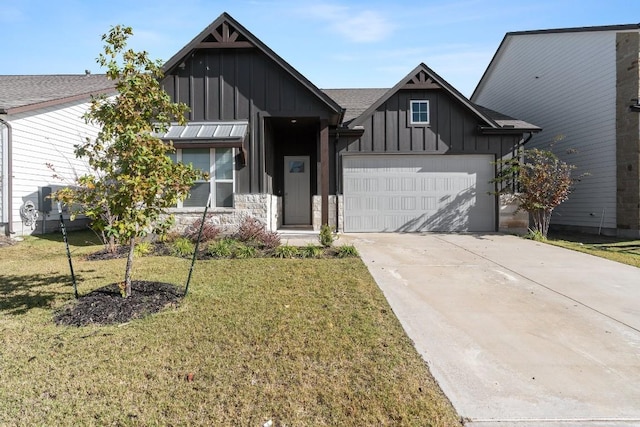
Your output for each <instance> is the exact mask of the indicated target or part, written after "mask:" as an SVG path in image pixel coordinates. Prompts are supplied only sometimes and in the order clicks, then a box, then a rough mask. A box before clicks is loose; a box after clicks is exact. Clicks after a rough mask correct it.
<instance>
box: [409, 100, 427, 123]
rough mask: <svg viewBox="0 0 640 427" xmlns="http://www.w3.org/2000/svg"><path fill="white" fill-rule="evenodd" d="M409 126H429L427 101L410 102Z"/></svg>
mask: <svg viewBox="0 0 640 427" xmlns="http://www.w3.org/2000/svg"><path fill="white" fill-rule="evenodd" d="M411 124H412V125H428V124H429V101H411Z"/></svg>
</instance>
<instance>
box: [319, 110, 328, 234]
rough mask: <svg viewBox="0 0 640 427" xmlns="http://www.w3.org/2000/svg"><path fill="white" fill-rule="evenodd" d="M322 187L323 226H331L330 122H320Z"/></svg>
mask: <svg viewBox="0 0 640 427" xmlns="http://www.w3.org/2000/svg"><path fill="white" fill-rule="evenodd" d="M320 186H321V187H322V188H321V190H320V191H321V201H322V208H321V209H322V225H325V224H329V122H328V120H320Z"/></svg>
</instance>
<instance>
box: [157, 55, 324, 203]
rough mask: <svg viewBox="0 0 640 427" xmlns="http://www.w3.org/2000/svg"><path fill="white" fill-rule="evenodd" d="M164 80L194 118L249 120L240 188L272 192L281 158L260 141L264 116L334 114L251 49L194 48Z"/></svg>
mask: <svg viewBox="0 0 640 427" xmlns="http://www.w3.org/2000/svg"><path fill="white" fill-rule="evenodd" d="M162 85H163V87H164V89H165V90H166V91H167V93H168V94H169V95H170V96H171V97H172V99H173V101H174V102H183V103H185V104H187V105H188V106H189V108H190V109H191V112H190V113H189V116H188V119H189V120H190V121H228V120H248V121H249V126H250V128H249V136H248V138H247V144H246V149H247V151H248V163H247V166H246V167H243V168H238V169H237V172H236V173H237V175H236V177H237V188H236V191H238V192H239V193H259V192H271V191H273V180H274V179H275V177H274V176H273V171H276V170H278V167H276V166H275V165H274V164H270V163H272V162H277V161H279V159H276V158H275V157H272V156H271V155H270V154H268V153H266V149H265V147H264V145H261V141H265V140H268V138H266V137H265V135H264V127H263V120H262V119H263V118H264V117H269V116H273V117H317V118H318V119H328V118H329V116H330V114H331V112H330V111H328V108H327V107H326V106H325V105H323V103H322V102H321V101H320V100H319V99H317V98H316V97H314V96H313V95H312V94H311V93H310V92H309V90H308V89H307V88H305V87H304V86H303V85H302V84H301V83H300V82H298V81H297V80H296V79H295V78H294V77H293V76H291V75H290V74H288V73H287V72H286V71H285V70H283V69H282V68H280V67H279V66H278V64H276V63H274V62H273V61H272V60H271V59H270V58H268V57H267V56H266V55H264V54H263V53H262V52H260V51H259V50H258V49H253V48H242V49H229V48H226V49H206V50H196V51H195V52H193V54H191V55H189V57H188V58H187V59H186V60H185V61H184V66H182V65H180V66H177V67H175V68H174V69H173V70H171V71H170V72H169V73H167V75H166V76H165V78H164V79H163V80H162ZM311 142H312V143H313V144H315V143H316V141H315V140H314V141H311ZM265 157H266V158H267V161H266V162H264V163H265V166H264V167H262V163H263V159H264V158H265Z"/></svg>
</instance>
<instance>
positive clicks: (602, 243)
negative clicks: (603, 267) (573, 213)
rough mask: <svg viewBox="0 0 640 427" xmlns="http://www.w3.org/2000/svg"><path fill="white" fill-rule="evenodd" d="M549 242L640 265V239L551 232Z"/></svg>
mask: <svg viewBox="0 0 640 427" xmlns="http://www.w3.org/2000/svg"><path fill="white" fill-rule="evenodd" d="M547 243H550V244H552V245H555V246H561V247H563V248H567V249H572V250H574V251H579V252H584V253H587V254H590V255H595V256H598V257H601V258H606V259H610V260H612V261H617V262H621V263H623V264H628V265H632V266H634V267H640V240H630V239H622V238H617V237H608V236H598V235H591V234H584V233H550V235H549V238H548V240H547Z"/></svg>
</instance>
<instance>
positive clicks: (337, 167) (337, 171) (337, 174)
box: [333, 125, 342, 231]
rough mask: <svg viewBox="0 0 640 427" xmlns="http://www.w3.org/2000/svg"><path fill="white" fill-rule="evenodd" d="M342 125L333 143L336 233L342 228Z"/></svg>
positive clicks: (337, 129)
mask: <svg viewBox="0 0 640 427" xmlns="http://www.w3.org/2000/svg"><path fill="white" fill-rule="evenodd" d="M339 128H340V125H338V126H336V137H335V140H334V142H333V151H334V153H335V154H334V155H335V161H334V165H335V166H334V167H335V179H336V231H341V230H339V227H340V213H341V212H340V194H339V193H341V192H342V185H341V183H340V168H341V165H340V164H339V163H340V153H339V152H338V145H339V144H338V143H339V142H340V130H339Z"/></svg>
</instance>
